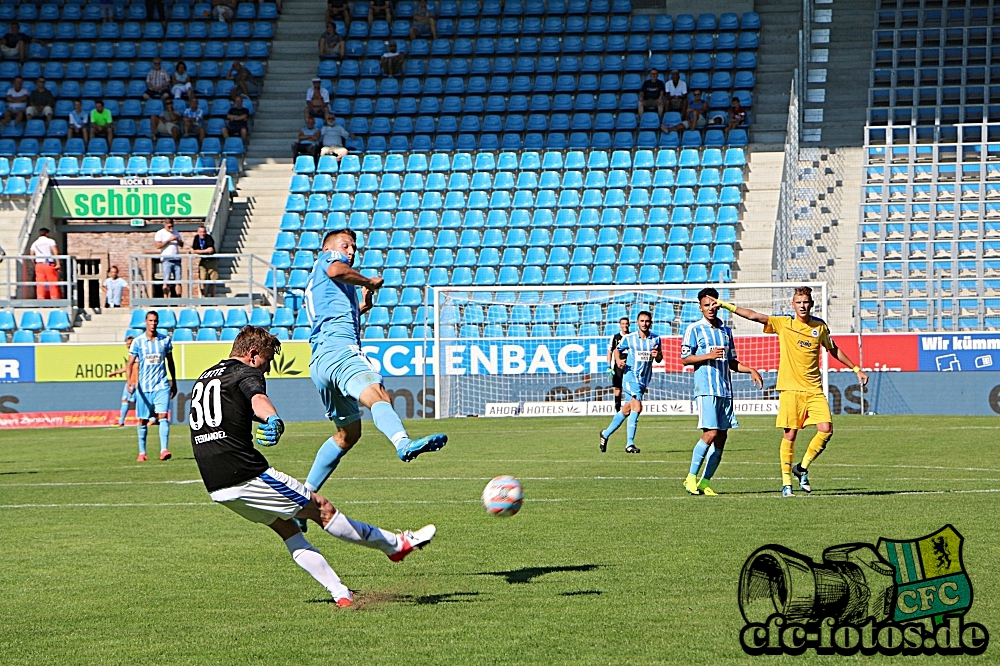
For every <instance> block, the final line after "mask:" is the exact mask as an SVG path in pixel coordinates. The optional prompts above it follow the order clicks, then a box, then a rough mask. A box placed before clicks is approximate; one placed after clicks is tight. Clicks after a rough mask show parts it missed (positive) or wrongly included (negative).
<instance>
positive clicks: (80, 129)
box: [66, 99, 90, 145]
mask: <svg viewBox="0 0 1000 666" xmlns="http://www.w3.org/2000/svg"><path fill="white" fill-rule="evenodd" d="M67 125H68V127H69V129H68V130H67V131H66V138H67V139H72V138H73V137H74V136H75V135H77V134H79V135H80V137H81V138H82V139H83V143H84V145H86V144H87V141H89V140H90V114H89V113H85V112H84V110H83V103H82V102H81V101H80V100H78V99H74V100H73V110H72V111H70V112H69V120H68V121H67Z"/></svg>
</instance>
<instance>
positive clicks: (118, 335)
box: [68, 308, 132, 343]
mask: <svg viewBox="0 0 1000 666" xmlns="http://www.w3.org/2000/svg"><path fill="white" fill-rule="evenodd" d="M131 316H132V310H131V308H115V309H111V308H103V309H102V310H101V312H100V313H97V312H94V311H93V310H84V311H82V312H78V314H77V322H76V326H75V327H74V328H73V331H72V332H71V333H70V334H69V340H68V342H83V343H99V342H111V341H122V342H124V341H125V331H127V330H128V323H129V319H130V318H131Z"/></svg>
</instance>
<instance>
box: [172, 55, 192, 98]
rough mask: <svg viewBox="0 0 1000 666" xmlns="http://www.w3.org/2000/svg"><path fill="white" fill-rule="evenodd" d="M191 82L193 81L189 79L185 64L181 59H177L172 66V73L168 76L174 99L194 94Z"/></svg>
mask: <svg viewBox="0 0 1000 666" xmlns="http://www.w3.org/2000/svg"><path fill="white" fill-rule="evenodd" d="M192 84H193V82H192V81H191V75H190V74H188V68H187V65H186V64H184V61H183V60H178V61H177V64H176V65H175V66H174V73H173V74H172V75H171V77H170V92H171V93H172V94H173V96H174V99H180V98H181V97H184V96H185V95H187V96H188V97H191V96H192V95H193V94H194V88H193V85H192Z"/></svg>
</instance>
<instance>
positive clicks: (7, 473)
mask: <svg viewBox="0 0 1000 666" xmlns="http://www.w3.org/2000/svg"><path fill="white" fill-rule="evenodd" d="M9 474H38V471H37V470H30V471H27V472H0V476H7V475H9Z"/></svg>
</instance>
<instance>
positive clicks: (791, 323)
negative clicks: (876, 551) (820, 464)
mask: <svg viewBox="0 0 1000 666" xmlns="http://www.w3.org/2000/svg"><path fill="white" fill-rule="evenodd" d="M718 304H719V307H721V308H725V309H726V310H729V311H730V312H733V313H735V314H737V315H739V316H740V317H743V318H744V319H749V320H750V321H755V322H758V323H760V324H764V332H765V333H773V334H774V335H777V336H778V343H779V345H780V349H781V360H780V361H779V363H778V384H777V386H776V387H775V388H777V389H778V391H780V392H781V397H780V398H779V403H778V422H777V427H779V428H782V429H784V432H785V434H784V437H783V438H782V440H781V495H782V497H791V496H792V475H794V476H795V477H796V478H797V479H798V481H799V488H801V489H802V490H804V491H806V492H807V493H809V492H812V486H811V485H810V483H809V473H808V470H809V466H810V465H811V464H812V462H813V461H814V460H816V458H817V457H818V456H819V454H821V453H822V452H823V449H824V448H826V445H827V443H828V442H829V441H830V438H831V437H833V417H832V416H831V415H830V403H829V402H827V399H826V396H825V395H824V394H823V375H822V373H821V372H820V367H819V355H820V347H825V348H826V350H827V351H828V352H830V353H831V354H833V357H834V358H836V359H837V360H838V361H840V362H841V363H843V364H844V365H846V366H847V367H849V368H851V369H852V370H853V371H854V373H855V374H857V376H858V381H859V382H861V385H862V386H864V385H865V384H867V383H868V375H867V374H866V373H865V372H864V371H863V370H861V368H859V367H858V366H856V365H854V361H852V360H851V359H849V358H848V357H847V354H845V353H844V352H843V351H842V350H841V349H840V348H839V347H837V345H836V344H834V342H833V339H832V338H831V337H830V329H829V328H828V327H827V325H826V322H824V321H823V320H822V319H817V318H816V317H813V316H812V314H811V312H812V309H813V305H814V303H813V299H812V289H811V288H809V287H797V288H796V289H795V295H794V296H793V297H792V310H794V311H795V314H794V315H773V316H768V315H765V314H760V313H759V312H754V311H753V310H751V309H749V308H741V307H737V306H735V305H733V304H732V303H727V302H725V301H721V300H720V301H718ZM810 425H815V426H816V434H815V435H814V436H813V438H812V441H811V442H809V448H808V449H807V450H806V452H805V455H803V456H802V462H801V463H799V464H797V465H794V466H793V464H792V463H793V462H794V461H795V436H796V435H797V434H798V432H799V430H801V429H802V428H804V427H806V426H810Z"/></svg>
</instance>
